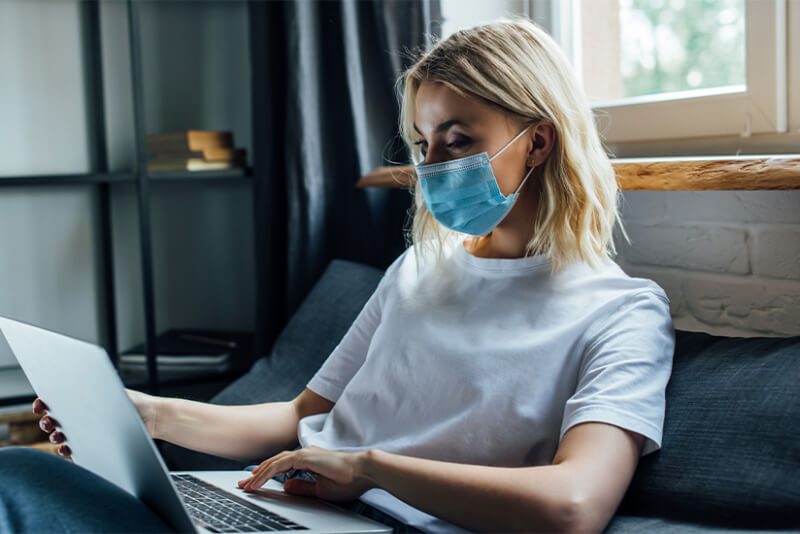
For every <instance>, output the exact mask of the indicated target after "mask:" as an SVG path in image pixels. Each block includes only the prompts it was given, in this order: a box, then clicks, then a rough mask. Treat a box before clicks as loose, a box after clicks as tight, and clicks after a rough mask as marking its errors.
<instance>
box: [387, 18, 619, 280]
mask: <svg viewBox="0 0 800 534" xmlns="http://www.w3.org/2000/svg"><path fill="white" fill-rule="evenodd" d="M423 81H429V82H441V83H443V84H446V85H447V86H448V87H449V88H450V89H452V90H453V91H455V92H456V93H458V94H460V95H462V96H472V97H475V96H477V97H480V98H482V99H484V100H485V101H487V102H488V103H490V104H494V105H496V106H499V107H500V108H501V109H503V110H506V111H508V112H510V113H511V114H512V115H514V116H517V117H518V118H519V119H520V120H521V121H522V122H523V123H525V124H528V123H530V121H534V120H540V119H545V120H549V121H551V122H552V123H553V125H554V127H555V130H556V139H555V144H554V146H553V149H552V151H551V153H550V155H549V156H548V158H547V160H546V161H545V162H544V163H542V164H541V165H539V166H538V167H536V168H535V169H534V171H533V174H532V175H531V177H530V179H529V181H534V182H540V194H539V207H538V209H537V213H536V214H535V216H534V217H533V224H534V225H535V228H536V232H535V235H534V236H533V238H532V239H531V240H530V241H529V242H528V243H527V245H526V250H525V255H526V256H530V255H534V254H545V255H547V256H549V257H550V258H551V259H552V272H554V273H555V272H559V271H560V270H561V269H562V268H564V267H565V266H566V265H568V264H570V263H572V262H575V261H580V260H583V261H585V262H586V263H588V264H589V265H591V266H592V267H598V266H599V265H601V263H602V262H603V261H605V260H606V259H607V258H608V257H610V256H614V255H616V253H617V251H616V248H615V246H614V240H613V229H614V224H615V222H619V224H620V228H621V230H622V233H623V235H624V237H625V239H627V240H628V241H629V242H630V240H629V239H628V236H627V234H626V232H625V229H624V228H623V227H622V220H621V218H620V217H619V213H618V207H617V205H618V199H617V197H618V195H619V190H618V186H617V180H616V176H615V173H614V169H613V166H612V165H611V161H610V160H609V157H608V155H607V154H606V152H605V150H604V147H603V144H602V142H601V140H600V135H599V132H598V131H597V127H596V125H595V121H594V115H593V112H592V109H591V107H590V105H589V102H588V99H587V98H586V95H585V93H584V92H583V89H582V88H581V87H580V85H579V83H578V81H577V78H576V77H575V75H574V73H573V70H572V67H571V66H570V64H569V62H568V61H567V59H566V57H565V56H564V54H563V53H562V51H561V49H560V48H559V47H558V45H557V44H556V42H555V41H554V40H553V39H552V38H551V37H550V36H549V35H548V34H547V32H545V31H544V30H543V29H542V28H540V27H539V26H538V25H536V24H535V23H534V22H533V21H531V20H530V19H527V18H524V17H519V18H517V17H511V18H509V17H505V18H501V19H499V20H497V21H494V22H491V23H487V24H481V25H478V26H473V27H471V28H465V29H462V30H459V31H457V32H455V33H453V34H452V35H450V36H449V37H447V38H446V39H444V40H441V41H439V42H437V43H435V44H434V46H433V47H432V48H431V49H430V50H428V51H427V52H424V53H423V54H422V56H421V57H420V58H419V59H418V60H417V61H416V62H415V63H414V64H413V65H412V66H411V67H409V68H408V69H407V70H406V71H405V72H404V73H403V75H402V76H401V77H400V78H399V79H398V83H401V82H402V84H403V87H402V97H401V103H400V135H401V136H402V138H403V141H404V142H405V143H406V146H407V147H408V148H409V151H410V153H411V155H412V159H413V163H414V164H415V165H416V164H417V163H419V162H421V161H422V159H423V158H422V156H421V154H420V153H419V149H418V147H417V146H416V145H414V140H413V139H412V136H415V134H414V113H415V100H416V95H417V91H418V90H419V87H420V85H421V83H422V82H423ZM412 194H413V196H414V209H413V224H412V226H411V229H410V234H411V240H412V242H413V243H414V245H415V250H416V253H417V256H418V257H421V256H423V255H426V254H427V252H426V251H425V249H433V251H434V252H435V253H436V257H437V260H440V259H441V257H442V249H443V247H444V246H445V245H446V244H447V243H448V242H451V243H452V242H454V241H455V240H456V239H457V238H458V236H460V235H462V234H459V233H458V232H454V231H452V230H449V229H448V228H445V227H444V226H442V225H441V224H439V222H438V221H436V219H434V218H433V216H432V215H431V213H430V212H429V211H428V209H427V207H426V205H425V202H424V198H423V196H422V192H421V190H420V188H419V187H412ZM408 234H409V231H408V228H406V239H407V240H408Z"/></svg>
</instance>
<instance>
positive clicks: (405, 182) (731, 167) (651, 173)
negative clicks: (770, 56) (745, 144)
mask: <svg viewBox="0 0 800 534" xmlns="http://www.w3.org/2000/svg"><path fill="white" fill-rule="evenodd" d="M611 161H612V164H613V165H614V169H615V170H616V172H617V179H618V181H619V186H620V188H621V189H624V190H652V191H681V190H692V191H702V190H709V191H724V190H764V189H776V190H781V189H800V154H776V155H762V156H719V157H717V156H712V157H709V156H701V157H669V158H626V159H612V160H611ZM415 180H416V173H415V171H414V167H413V166H412V165H407V166H392V167H378V168H376V169H374V170H373V171H372V172H370V173H369V174H367V175H365V176H362V177H361V178H360V179H359V180H358V182H356V187H358V188H366V187H395V188H404V189H408V188H409V187H411V185H412V184H413V183H414V181H415Z"/></svg>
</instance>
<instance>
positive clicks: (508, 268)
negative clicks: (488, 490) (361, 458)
mask: <svg viewBox="0 0 800 534" xmlns="http://www.w3.org/2000/svg"><path fill="white" fill-rule="evenodd" d="M415 250H416V249H415V247H414V246H412V247H410V248H408V249H406V250H405V252H403V253H402V254H401V255H400V256H399V257H398V258H397V259H396V260H395V261H394V262H393V263H392V264H391V265H390V266H389V268H388V269H387V270H386V272H385V274H384V276H383V278H382V279H381V281H380V283H379V284H378V287H377V288H376V290H375V292H374V293H373V294H372V296H371V297H370V298H369V300H368V301H367V303H366V304H365V305H364V308H363V309H362V310H361V312H360V313H359V315H358V316H357V317H356V319H355V321H354V322H353V324H352V325H351V327H350V328H349V330H348V331H347V333H346V334H345V336H344V337H343V338H342V340H341V342H340V343H339V344H338V345H337V346H336V348H335V349H334V350H333V352H332V353H331V354H330V355H329V356H328V358H327V360H326V361H325V362H324V363H323V365H322V366H321V367H320V369H319V370H318V371H317V373H316V374H315V375H314V376H313V377H312V378H311V380H310V381H309V382H308V385H307V387H308V388H309V389H311V390H313V391H314V392H316V393H318V394H319V395H321V396H323V397H325V398H327V399H329V400H331V401H333V402H335V403H336V404H335V406H334V407H333V409H332V410H331V411H330V412H329V413H321V414H315V415H311V416H307V417H304V418H303V419H301V420H300V422H299V424H298V440H299V443H300V445H301V446H302V447H305V446H308V445H317V446H320V447H323V448H327V449H331V450H363V449H369V448H374V449H380V450H383V451H388V452H393V453H397V454H403V455H407V456H414V457H420V458H428V459H433V460H443V461H448V462H456V463H468V464H478V465H487V466H504V467H518V466H533V465H550V464H551V463H552V460H553V457H554V456H555V453H556V450H557V448H558V444H559V442H560V440H561V438H562V437H563V435H564V433H565V432H566V431H567V430H568V429H569V428H570V427H572V426H573V425H575V424H578V423H581V422H585V421H601V422H605V423H611V424H613V425H616V426H619V427H622V428H625V429H628V430H632V431H634V432H637V433H639V434H642V435H643V436H645V438H646V440H645V442H644V444H643V447H642V450H641V455H642V456H644V455H645V454H648V453H650V452H653V451H655V450H657V449H659V448H660V447H661V437H662V430H663V423H664V411H665V389H666V385H667V382H668V381H669V377H670V375H671V372H672V357H673V351H674V346H675V333H674V330H673V325H672V319H671V317H670V312H669V300H668V298H667V296H666V294H665V292H664V291H663V289H661V287H659V286H658V285H657V284H656V283H655V282H653V281H651V280H648V279H643V278H633V277H630V276H628V275H627V274H626V273H625V272H623V271H622V269H620V267H619V266H618V265H617V264H616V263H615V262H613V261H612V260H608V261H607V262H606V263H605V265H604V266H603V267H602V268H601V269H599V270H592V268H591V267H590V266H588V265H587V264H585V263H575V264H572V265H570V266H568V267H567V268H566V269H565V270H564V271H562V272H561V273H559V274H557V275H555V276H553V275H551V273H550V269H551V259H550V258H549V257H545V256H543V255H539V256H529V257H525V258H513V259H504V258H481V257H478V256H474V255H473V254H471V253H470V252H468V251H467V250H466V249H465V248H464V246H463V242H459V243H458V244H456V245H450V246H448V247H446V248H445V251H444V252H445V256H444V264H443V266H442V267H443V268H442V269H441V270H438V271H435V270H433V269H431V268H430V267H426V266H429V265H430V262H420V269H421V270H420V272H417V269H416V267H417V265H416V263H417V260H416V254H415ZM361 500H362V501H364V502H367V503H369V504H371V505H372V506H375V507H376V508H379V509H381V510H383V511H385V512H386V513H388V514H390V515H392V516H393V517H396V518H398V519H400V520H401V521H404V522H405V523H408V524H411V525H414V526H416V527H417V528H419V529H421V530H423V531H425V532H466V531H464V530H463V529H460V528H459V527H457V526H455V525H453V524H451V523H448V522H446V521H444V520H442V519H439V518H436V517H434V516H432V515H430V514H427V513H425V512H423V511H422V510H419V509H416V508H414V507H412V506H410V505H408V504H406V503H405V502H403V501H401V500H400V499H398V498H396V497H394V496H393V495H392V494H390V493H388V492H387V491H385V490H383V489H380V488H375V489H372V490H369V491H367V492H365V493H364V494H363V495H362V496H361Z"/></svg>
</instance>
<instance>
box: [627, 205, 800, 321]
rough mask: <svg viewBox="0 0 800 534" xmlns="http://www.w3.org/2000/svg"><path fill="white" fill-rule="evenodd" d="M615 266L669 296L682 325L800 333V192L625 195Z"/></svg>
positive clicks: (674, 319) (671, 306)
mask: <svg viewBox="0 0 800 534" xmlns="http://www.w3.org/2000/svg"><path fill="white" fill-rule="evenodd" d="M620 209H621V214H622V218H623V221H624V224H625V229H626V230H627V232H628V236H629V237H630V239H631V244H630V245H629V244H628V243H627V242H626V241H625V240H624V239H623V238H622V235H621V233H620V232H619V228H617V230H616V235H615V243H616V244H617V248H618V251H619V255H618V256H617V257H616V258H615V261H616V262H617V263H618V264H619V265H620V267H622V269H623V270H624V271H625V272H627V273H628V274H629V275H631V276H637V277H642V278H649V279H651V280H654V281H655V282H656V283H658V284H659V285H660V286H661V287H663V288H664V290H665V291H666V292H667V295H668V296H669V299H670V302H671V305H670V309H671V312H672V316H673V321H674V324H675V328H677V329H680V330H694V331H704V332H709V333H712V334H717V335H728V336H787V335H800V191H625V192H624V193H623V202H622V206H621V208H620Z"/></svg>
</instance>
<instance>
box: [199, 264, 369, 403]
mask: <svg viewBox="0 0 800 534" xmlns="http://www.w3.org/2000/svg"><path fill="white" fill-rule="evenodd" d="M382 276H383V271H382V270H380V269H377V268H375V267H370V266H368V265H363V264H361V263H356V262H352V261H348V260H340V259H334V260H333V261H331V262H330V263H329V264H328V267H327V268H326V269H325V272H324V273H323V274H322V277H321V278H320V279H319V280H318V281H317V283H316V284H315V285H314V287H313V288H312V289H311V291H310V292H309V294H308V295H307V296H306V298H305V299H304V300H303V302H302V304H301V305H300V307H299V308H298V309H297V311H296V312H295V313H294V315H292V317H291V319H290V320H289V322H288V323H287V324H286V326H285V327H284V329H283V330H282V331H281V333H280V335H279V336H278V339H277V340H276V341H275V344H274V345H273V348H272V352H271V353H270V354H269V356H267V357H264V358H261V359H259V360H258V361H256V362H255V363H254V364H253V367H252V369H251V370H250V371H249V372H248V373H247V374H246V375H245V376H243V377H241V378H240V379H239V380H237V381H236V382H234V383H232V384H231V385H229V386H228V387H226V388H225V389H224V390H222V391H220V392H219V393H218V394H217V395H216V396H215V397H214V398H213V399H212V400H211V402H213V403H215V404H252V403H258V402H271V401H287V400H291V399H293V398H294V397H296V396H297V395H298V394H299V393H300V392H301V391H303V388H304V387H305V385H306V384H307V383H308V381H309V380H310V379H311V377H312V376H313V375H314V373H315V372H316V371H317V370H318V369H319V368H320V367H321V366H322V363H323V362H324V361H325V359H326V358H327V357H328V356H329V355H330V353H331V352H332V351H333V349H334V348H336V345H337V344H338V343H339V341H340V340H341V339H342V338H343V337H344V335H345V333H347V330H348V328H350V325H351V324H353V321H354V320H355V318H356V316H357V315H358V313H359V312H360V311H361V308H363V307H364V304H366V302H367V300H368V299H369V297H370V296H371V295H372V293H373V292H374V291H375V288H376V287H377V286H378V282H379V281H380V279H381V277H382Z"/></svg>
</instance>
